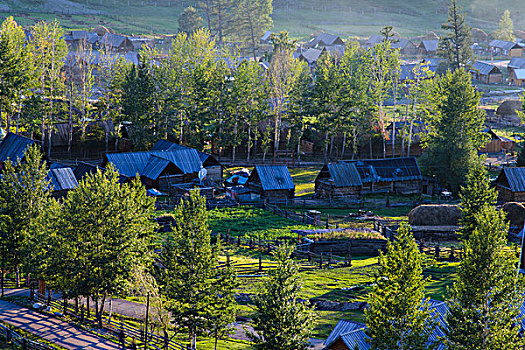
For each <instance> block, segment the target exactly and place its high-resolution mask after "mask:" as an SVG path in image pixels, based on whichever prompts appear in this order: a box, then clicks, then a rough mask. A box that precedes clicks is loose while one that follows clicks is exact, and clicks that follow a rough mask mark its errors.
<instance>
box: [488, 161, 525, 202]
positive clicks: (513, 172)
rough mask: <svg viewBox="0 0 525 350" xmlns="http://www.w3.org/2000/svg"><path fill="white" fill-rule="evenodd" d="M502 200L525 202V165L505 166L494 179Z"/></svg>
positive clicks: (499, 197) (499, 198)
mask: <svg viewBox="0 0 525 350" xmlns="http://www.w3.org/2000/svg"><path fill="white" fill-rule="evenodd" d="M494 184H495V185H496V189H497V190H498V200H499V201H501V202H525V167H516V168H503V169H502V170H501V173H500V174H499V175H498V177H497V178H496V180H495V181H494Z"/></svg>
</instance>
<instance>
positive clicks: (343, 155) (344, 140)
mask: <svg viewBox="0 0 525 350" xmlns="http://www.w3.org/2000/svg"><path fill="white" fill-rule="evenodd" d="M345 147H346V132H344V133H343V146H342V147H341V159H344V158H345V151H346V150H345Z"/></svg>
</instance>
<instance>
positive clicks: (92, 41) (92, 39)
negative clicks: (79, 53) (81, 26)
mask: <svg viewBox="0 0 525 350" xmlns="http://www.w3.org/2000/svg"><path fill="white" fill-rule="evenodd" d="M99 39H100V37H99V36H98V34H97V33H92V32H87V31H85V30H73V31H72V32H71V34H68V35H64V41H65V42H66V44H67V45H68V47H69V50H70V51H72V50H77V49H78V48H80V47H82V45H84V48H85V49H93V48H95V45H96V44H97V42H98V40H99ZM88 45H89V47H87V46H88Z"/></svg>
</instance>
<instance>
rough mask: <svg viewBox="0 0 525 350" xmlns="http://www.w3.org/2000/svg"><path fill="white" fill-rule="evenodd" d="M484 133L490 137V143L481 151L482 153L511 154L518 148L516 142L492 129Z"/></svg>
mask: <svg viewBox="0 0 525 350" xmlns="http://www.w3.org/2000/svg"><path fill="white" fill-rule="evenodd" d="M483 132H484V133H486V134H488V135H489V138H490V141H489V142H488V143H487V144H486V145H485V146H483V147H482V148H481V149H480V150H479V151H480V152H481V153H499V152H511V151H514V149H515V148H516V142H515V141H513V140H511V139H508V138H506V137H503V136H499V135H498V134H496V133H495V132H494V131H493V130H492V129H490V128H487V129H485V130H483Z"/></svg>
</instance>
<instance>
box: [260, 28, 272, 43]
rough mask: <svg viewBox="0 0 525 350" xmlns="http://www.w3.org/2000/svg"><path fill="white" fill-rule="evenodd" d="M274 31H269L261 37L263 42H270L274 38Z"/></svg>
mask: <svg viewBox="0 0 525 350" xmlns="http://www.w3.org/2000/svg"><path fill="white" fill-rule="evenodd" d="M272 33H273V32H272V31H271V30H267V31H266V32H264V34H263V36H262V37H261V41H263V42H266V41H268V40H270V37H271V36H272Z"/></svg>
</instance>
